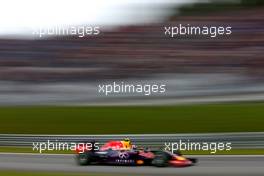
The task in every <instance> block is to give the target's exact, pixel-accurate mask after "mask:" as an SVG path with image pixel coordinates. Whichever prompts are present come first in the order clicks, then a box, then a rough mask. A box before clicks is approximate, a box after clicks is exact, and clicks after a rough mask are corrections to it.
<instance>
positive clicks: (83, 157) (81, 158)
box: [76, 152, 92, 166]
mask: <svg viewBox="0 0 264 176" xmlns="http://www.w3.org/2000/svg"><path fill="white" fill-rule="evenodd" d="M76 160H77V164H78V165H81V166H84V165H89V164H90V163H91V160H92V156H91V154H90V153H89V152H88V153H79V154H78V155H77V157H76Z"/></svg>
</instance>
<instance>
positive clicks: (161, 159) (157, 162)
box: [152, 152, 170, 167]
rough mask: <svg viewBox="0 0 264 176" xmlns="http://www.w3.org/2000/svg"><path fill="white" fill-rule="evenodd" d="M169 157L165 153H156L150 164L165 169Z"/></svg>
mask: <svg viewBox="0 0 264 176" xmlns="http://www.w3.org/2000/svg"><path fill="white" fill-rule="evenodd" d="M169 160H170V157H169V155H168V154H167V153H166V152H157V153H156V154H155V158H154V159H153V161H152V164H153V165H154V166H156V167H167V166H168V165H169Z"/></svg>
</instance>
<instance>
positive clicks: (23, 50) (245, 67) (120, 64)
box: [0, 0, 264, 105]
mask: <svg viewBox="0 0 264 176" xmlns="http://www.w3.org/2000/svg"><path fill="white" fill-rule="evenodd" d="M255 1H257V0H255ZM255 1H254V2H255ZM30 2H31V1H14V0H13V1H12V0H11V1H5V2H1V3H2V4H1V10H0V13H1V14H0V15H1V16H5V18H1V19H0V25H1V29H0V30H1V31H2V32H1V33H2V36H3V37H7V38H8V37H9V36H10V35H8V34H7V33H6V31H9V29H10V28H13V27H14V29H15V28H16V27H17V30H16V31H13V32H15V33H16V32H17V31H20V32H22V33H21V34H25V33H24V32H23V31H24V30H22V28H23V29H29V28H30V27H33V28H34V26H31V24H33V23H31V22H35V21H36V20H37V21H38V22H37V23H34V24H36V25H44V27H49V26H52V25H53V24H62V23H67V24H71V20H73V21H74V24H82V23H83V22H86V20H87V23H90V22H91V24H92V23H93V22H95V21H96V23H97V22H98V23H102V24H104V22H106V21H107V22H109V21H111V22H113V24H114V23H116V22H118V23H122V22H123V20H124V19H125V21H127V22H129V24H126V25H122V26H119V27H115V28H110V29H109V30H107V31H102V33H100V35H98V36H86V37H84V38H79V37H76V36H54V37H50V38H48V39H38V40H28V39H15V38H13V39H0V104H1V105H32V104H34V105H50V104H75V105H76V104H78V105H79V104H82V105H83V104H84V105H102V104H107V105H112V104H116V105H125V104H169V103H171V104H175V103H185V102H189V103H194V102H199V103H200V102H219V101H221V102H222V101H245V100H246V101H252V100H253V101H256V100H258V101H261V100H264V83H263V75H264V72H263V70H264V69H263V67H264V61H263V55H264V48H263V43H264V29H263V18H264V8H263V6H257V5H255V6H251V8H248V6H246V5H247V4H248V3H250V2H253V1H246V0H243V1H241V2H244V4H240V5H238V4H236V5H234V4H230V3H227V4H222V5H219V4H214V3H212V4H211V3H209V2H210V1H207V2H208V3H202V4H198V5H197V4H196V3H195V4H194V5H192V6H189V5H188V6H180V5H182V4H183V3H185V2H188V3H191V2H193V1H172V2H173V3H174V5H172V6H171V8H170V9H171V10H168V9H167V8H165V9H164V13H166V14H167V13H168V14H167V15H169V17H168V18H164V19H163V20H159V19H160V17H161V16H159V15H158V16H156V15H157V14H160V13H159V10H154V9H153V8H154V6H155V8H157V7H159V8H160V10H162V9H163V8H162V7H165V6H166V7H167V6H169V5H171V1H164V2H162V1H155V3H151V2H150V1H135V2H133V3H132V1H122V2H121V1H85V2H84V1H78V0H77V1H75V2H76V4H78V2H80V3H81V2H83V3H85V4H84V5H79V6H78V8H74V6H72V5H69V4H66V5H65V8H58V7H64V6H63V5H62V6H60V4H59V3H58V1H55V2H53V1H52V2H51V1H45V3H44V4H43V7H42V6H41V9H39V8H40V7H39V8H37V7H36V8H34V7H35V6H37V5H36V3H32V6H29V5H28V4H29V3H30ZM34 2H35V1H34ZM199 2H204V1H199ZM213 2H215V1H213ZM217 2H219V1H217ZM221 2H226V1H221ZM232 2H238V1H232ZM258 2H260V1H258ZM11 3H13V4H16V3H17V5H16V6H14V7H13V8H9V7H10V5H11ZM86 3H89V5H86ZM97 3H98V4H97ZM262 3H263V1H262ZM47 4H48V5H47ZM161 4H163V5H161ZM245 4H246V5H245ZM178 5H179V6H178ZM120 6H121V7H122V8H120ZM138 6H140V7H142V10H140V8H139V7H138ZM29 7H30V9H33V11H34V10H35V12H38V13H37V14H38V15H31V13H33V12H31V10H29V9H27V8H29ZM95 7H96V8H95ZM179 7H182V8H179ZM183 7H184V8H183ZM221 7H222V10H221V9H219V8H221ZM130 8H131V9H132V10H131V11H130V10H129V9H130ZM145 8H147V9H149V11H148V10H147V9H145ZM215 8H216V9H217V10H215ZM7 9H9V10H11V11H10V12H7ZM46 9H49V13H48V14H47V16H45V15H44V16H43V14H42V12H44V11H45V12H46ZM90 9H96V13H100V14H94V13H93V12H94V10H90ZM116 9H118V10H117V11H115V10H116ZM133 9H134V10H133ZM135 9H137V10H135ZM151 9H152V10H151ZM184 9H185V10H184ZM207 9H209V10H208V11H207ZM23 10H25V13H20V12H22V11H23ZM12 11H16V13H12ZM60 11H62V12H61V13H60ZM112 11H115V13H112ZM162 11H163V10H162ZM55 12H56V13H58V14H59V15H58V16H54V18H53V13H55ZM66 12H67V14H71V15H72V16H71V17H69V19H68V16H66V17H67V19H66V18H65V19H64V15H63V14H64V13H66ZM68 12H69V13H68ZM75 12H76V13H75ZM132 12H133V13H132ZM5 13H7V14H8V15H4V14H5ZM79 13H81V14H79ZM84 13H85V15H83V14H84ZM89 13H91V14H92V15H89ZM119 13H122V14H123V13H125V14H126V13H128V14H129V16H127V15H120V14H119ZM141 13H142V14H141ZM148 13H149V14H148ZM152 13H155V14H156V13H157V14H156V15H154V14H153V15H154V16H153V15H152ZM162 13H163V12H162ZM33 14H34V13H33ZM41 14H42V15H41ZM60 14H61V15H60ZM86 14H87V16H90V17H87V19H86ZM109 14H111V20H109V19H108V18H106V16H108V15H109ZM17 15H20V17H21V18H23V20H15V21H16V22H14V19H17ZM75 15H76V16H75ZM130 15H131V18H130ZM94 16H96V20H95V21H94ZM141 16H142V18H141ZM150 16H152V17H153V19H155V20H154V21H155V22H154V21H152V20H149V17H150ZM27 17H28V18H27ZM55 17H56V18H55ZM77 17H78V18H77ZM116 17H118V18H116ZM31 18H32V19H31ZM35 18H36V19H35ZM46 18H49V20H45V19H46ZM120 18H122V19H120ZM60 19H63V20H65V21H63V20H62V23H60V22H61V21H60ZM138 19H140V20H141V19H142V20H144V21H145V20H146V21H145V22H146V23H145V22H144V24H142V23H140V22H139V21H138ZM131 20H132V21H131ZM24 23H25V24H24ZM42 23H43V24H42ZM179 23H182V24H191V25H194V26H199V25H202V26H204V25H205V26H217V25H220V24H221V26H231V27H232V35H229V36H220V37H217V38H214V39H211V38H207V37H205V36H181V37H180V38H173V39H171V38H168V37H167V36H165V35H164V31H163V29H164V26H177V25H178V24H179ZM15 24H17V25H18V26H16V25H15ZM130 24H133V25H130ZM46 25H47V26H46ZM105 25H108V24H105ZM109 25H110V24H109ZM21 27H22V28H21ZM5 30H6V31H5ZM10 32H12V30H10ZM11 37H15V35H11ZM113 81H116V82H118V81H119V82H124V83H131V84H166V92H165V93H164V94H162V95H160V94H159V95H151V96H148V97H146V96H144V95H143V96H142V95H139V94H136V93H135V94H120V95H114V96H108V97H105V96H103V95H100V94H99V93H98V90H97V87H98V85H100V84H110V83H112V82H113Z"/></svg>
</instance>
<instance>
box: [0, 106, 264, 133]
mask: <svg viewBox="0 0 264 176" xmlns="http://www.w3.org/2000/svg"><path fill="white" fill-rule="evenodd" d="M0 122H1V123H0V134H1V133H2V134H3V133H9V134H10V133H19V134H127V133H135V134H136V133H138V134H140V133H201V132H258V131H264V125H263V124H264V104H263V103H251V104H218V105H217V104H215V105H186V106H164V107H155V106H154V107H0Z"/></svg>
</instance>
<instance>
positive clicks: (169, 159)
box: [76, 141, 197, 167]
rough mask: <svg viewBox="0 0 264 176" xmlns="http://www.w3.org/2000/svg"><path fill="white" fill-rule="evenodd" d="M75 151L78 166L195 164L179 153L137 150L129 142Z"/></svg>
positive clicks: (110, 143)
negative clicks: (97, 148)
mask: <svg viewBox="0 0 264 176" xmlns="http://www.w3.org/2000/svg"><path fill="white" fill-rule="evenodd" d="M80 147H81V146H79V147H78V148H77V150H76V152H77V156H76V160H77V163H78V164H79V165H92V164H101V165H105V164H108V165H131V166H141V165H148V166H156V167H167V166H176V167H187V166H192V165H195V163H197V159H195V158H186V157H184V156H182V155H181V154H180V153H177V154H173V153H171V152H168V151H162V150H149V149H142V148H141V149H138V148H135V147H132V145H131V143H130V142H129V141H110V142H108V143H106V144H105V145H103V146H102V147H101V148H99V150H93V149H92V150H83V149H82V148H80Z"/></svg>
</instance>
